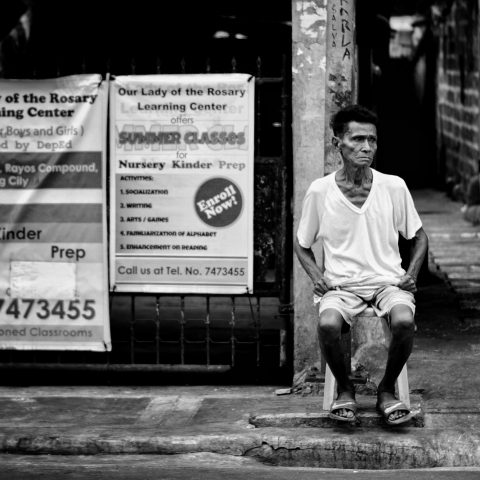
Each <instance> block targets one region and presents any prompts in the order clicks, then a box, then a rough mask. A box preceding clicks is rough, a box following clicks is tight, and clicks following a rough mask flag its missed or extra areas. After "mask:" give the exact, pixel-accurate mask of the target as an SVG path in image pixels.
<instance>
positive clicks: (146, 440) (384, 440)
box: [0, 427, 480, 469]
mask: <svg viewBox="0 0 480 480" xmlns="http://www.w3.org/2000/svg"><path fill="white" fill-rule="evenodd" d="M425 430H426V429H422V430H420V431H421V432H422V435H418V433H416V434H415V436H412V435H411V434H409V429H408V428H398V427H397V428H396V429H395V431H394V432H392V429H388V430H385V431H380V432H378V431H372V432H362V434H361V435H358V430H357V429H355V430H354V431H355V432H356V434H355V435H352V434H351V432H349V430H348V428H347V429H345V428H338V429H336V430H334V431H331V433H329V434H328V435H325V433H324V432H326V431H327V430H321V431H314V430H313V429H309V432H312V434H306V433H305V431H304V430H303V431H301V429H291V430H290V432H289V435H285V431H284V430H279V429H273V428H271V429H264V431H262V432H253V431H250V432H249V433H248V434H247V433H238V434H231V433H230V434H210V435H184V436H182V435H174V436H155V435H153V434H152V435H108V436H107V435H105V434H101V435H94V434H92V435H87V434H81V435H75V436H73V435H37V436H29V437H26V436H21V435H18V436H15V435H11V436H9V437H7V436H5V435H3V436H1V437H0V453H9V454H20V455H24V454H35V455H40V454H51V455H96V454H156V455H175V454H187V453H200V452H209V453H216V454H223V455H235V456H246V457H254V458H255V459H257V460H258V461H260V462H262V463H264V464H269V465H278V466H303V467H319V468H353V469H355V468H359V469H369V468H370V469H371V468H372V467H374V468H375V469H404V468H436V467H457V466H462V467H466V466H471V467H477V466H480V438H479V436H478V435H472V434H467V433H465V432H459V431H453V430H452V431H446V430H442V431H432V430H429V431H428V432H425ZM416 432H419V430H418V429H416ZM423 432H425V434H423ZM152 433H153V432H152ZM392 433H394V434H392ZM320 435H321V436H320Z"/></svg>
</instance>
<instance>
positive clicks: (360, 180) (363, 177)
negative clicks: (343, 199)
mask: <svg viewBox="0 0 480 480" xmlns="http://www.w3.org/2000/svg"><path fill="white" fill-rule="evenodd" d="M372 176H373V173H372V170H371V169H370V167H353V166H352V165H348V164H344V165H343V167H342V168H341V169H340V170H339V171H338V175H337V179H338V180H343V181H344V182H346V183H348V184H351V185H358V186H361V185H364V184H366V183H370V182H371V180H372Z"/></svg>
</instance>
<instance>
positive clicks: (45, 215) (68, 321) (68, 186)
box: [0, 75, 111, 351]
mask: <svg viewBox="0 0 480 480" xmlns="http://www.w3.org/2000/svg"><path fill="white" fill-rule="evenodd" d="M107 98H108V85H107V83H106V82H102V78H101V76H100V75H75V76H69V77H63V78H57V79H51V80H0V348H14V349H26V350H27V349H32V350H94V351H105V350H110V349H111V341H110V331H109V312H108V287H107V284H108V272H107V269H108V262H107V250H108V249H107V241H106V231H107V228H106V220H105V218H106V209H105V205H106V193H105V192H106V189H105V187H106V172H105V166H106V158H105V143H106V140H105V138H106V113H107Z"/></svg>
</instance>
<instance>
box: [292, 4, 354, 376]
mask: <svg viewBox="0 0 480 480" xmlns="http://www.w3.org/2000/svg"><path fill="white" fill-rule="evenodd" d="M292 35H293V38H292V74H293V91H292V103H293V158H294V168H293V170H294V235H295V233H296V231H297V227H298V221H299V219H300V214H301V207H302V200H303V197H304V195H305V192H306V190H307V188H308V186H309V185H310V183H311V182H312V181H313V180H314V179H315V178H318V177H322V176H323V175H325V174H327V173H330V172H332V171H333V170H335V169H336V168H338V166H339V164H340V160H339V158H338V157H337V156H336V154H335V152H334V151H333V150H332V148H331V142H330V140H331V138H332V133H331V130H330V127H329V125H328V120H329V118H330V115H331V113H333V112H335V111H337V110H338V109H339V108H341V107H343V106H345V105H348V104H350V103H352V101H353V99H354V98H355V97H356V92H355V90H356V89H355V88H354V86H355V83H356V82H355V77H356V52H355V0H328V1H327V0H292ZM327 79H328V83H327ZM314 253H315V256H316V257H317V261H319V262H322V254H321V246H318V245H317V246H314ZM293 279H294V308H295V315H294V322H295V326H294V372H295V374H296V378H297V380H295V379H294V383H295V382H296V381H297V382H298V380H299V379H300V378H301V377H302V373H304V372H306V371H308V370H309V369H310V368H311V367H317V368H318V369H320V364H321V355H320V351H319V348H318V340H317V332H316V323H317V322H316V318H317V313H316V311H315V309H314V307H313V305H312V284H311V281H310V279H309V278H308V277H307V275H306V274H305V272H304V271H303V269H302V267H301V266H300V264H299V263H298V261H297V259H296V258H295V259H294V268H293ZM300 381H301V380H300Z"/></svg>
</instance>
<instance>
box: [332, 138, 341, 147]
mask: <svg viewBox="0 0 480 480" xmlns="http://www.w3.org/2000/svg"><path fill="white" fill-rule="evenodd" d="M339 144H340V139H339V138H338V137H332V145H333V146H334V147H335V148H338V145H339Z"/></svg>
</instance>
